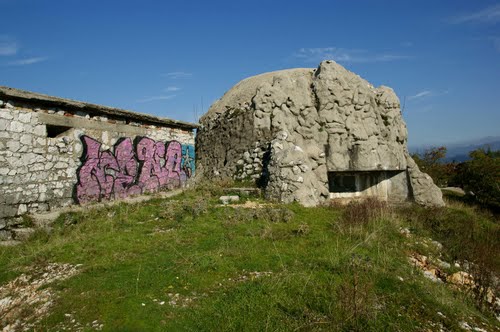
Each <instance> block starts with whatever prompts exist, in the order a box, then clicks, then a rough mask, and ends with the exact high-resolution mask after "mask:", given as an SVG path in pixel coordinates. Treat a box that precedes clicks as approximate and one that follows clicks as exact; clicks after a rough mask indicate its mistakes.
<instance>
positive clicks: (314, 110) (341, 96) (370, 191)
mask: <svg viewBox="0 0 500 332" xmlns="http://www.w3.org/2000/svg"><path fill="white" fill-rule="evenodd" d="M200 123H201V127H200V129H199V130H198V132H197V136H196V156H197V171H198V175H199V176H200V177H205V178H207V179H213V178H214V177H226V178H231V179H234V180H239V181H254V182H256V183H257V184H258V185H261V186H262V187H263V189H264V192H265V195H266V197H268V198H269V199H272V200H275V201H279V202H283V203H290V202H293V201H297V202H300V203H301V204H303V205H305V206H314V205H317V204H320V203H321V202H324V201H325V200H328V199H349V198H355V197H364V196H377V197H379V198H381V199H384V200H388V201H412V200H413V201H415V202H417V203H419V204H422V205H426V206H442V205H444V203H443V200H442V195H441V192H440V190H439V188H437V187H436V186H435V185H434V184H433V182H432V179H431V178H430V177H429V176H428V175H426V174H424V173H422V172H420V170H419V169H418V167H417V165H416V164H415V162H414V161H413V160H412V159H411V156H410V155H409V153H408V149H407V130H406V125H405V123H404V121H403V118H402V116H401V111H400V102H399V99H398V97H397V96H396V94H395V93H394V91H393V90H392V89H391V88H389V87H386V86H380V87H378V88H375V87H374V86H373V85H371V84H370V83H369V82H367V81H366V80H364V79H362V78H361V77H359V76H358V75H356V74H354V73H352V72H349V71H348V70H346V69H345V68H344V67H342V66H340V65H339V64H337V63H335V62H334V61H323V62H321V63H320V65H319V66H318V68H316V69H312V68H297V69H288V70H281V71H277V72H271V73H265V74H261V75H257V76H253V77H250V78H247V79H244V80H243V81H241V82H239V83H238V84H236V85H235V86H234V87H233V88H232V89H230V90H229V91H227V92H226V93H225V94H224V96H223V97H222V98H221V99H219V100H218V101H216V102H215V103H214V104H213V105H212V106H211V107H210V109H209V111H208V112H207V114H205V115H204V116H203V117H202V118H201V120H200Z"/></svg>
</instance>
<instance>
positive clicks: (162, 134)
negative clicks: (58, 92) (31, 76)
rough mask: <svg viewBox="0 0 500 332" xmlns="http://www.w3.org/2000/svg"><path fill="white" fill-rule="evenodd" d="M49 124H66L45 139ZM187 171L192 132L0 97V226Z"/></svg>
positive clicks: (154, 186)
mask: <svg viewBox="0 0 500 332" xmlns="http://www.w3.org/2000/svg"><path fill="white" fill-rule="evenodd" d="M48 122H50V123H55V124H57V125H61V124H66V125H67V126H68V127H67V128H65V129H68V130H66V131H64V132H63V133H61V134H60V135H57V136H56V137H47V136H48V135H47V134H48V132H47V128H49V131H50V128H51V126H52V125H51V124H49V123H48ZM71 125H74V126H75V127H74V128H70V126H71ZM47 126H48V127H47ZM165 156H166V157H167V158H165ZM165 159H166V160H165ZM193 172H194V134H193V132H192V131H191V132H190V131H187V130H181V129H174V128H164V127H155V126H145V125H141V124H139V123H134V124H126V121H125V120H122V121H119V120H108V119H107V118H106V117H93V118H91V117H90V116H89V115H88V114H84V113H80V114H73V113H70V112H67V111H65V110H62V109H44V108H39V107H36V108H35V107H34V106H32V105H25V104H15V103H14V102H4V101H0V230H1V229H3V228H5V227H6V226H7V224H8V223H9V222H10V221H9V222H7V218H12V217H16V216H20V215H22V214H24V213H26V212H37V211H47V210H49V209H51V208H53V207H61V206H67V205H70V204H74V203H86V202H89V201H99V200H104V199H113V198H121V197H125V196H127V195H128V194H137V193H141V192H150V191H156V190H159V189H163V188H172V187H176V186H180V185H182V184H183V183H184V182H185V181H186V179H187V178H189V177H190V176H191V175H192V174H193ZM12 222H14V221H12Z"/></svg>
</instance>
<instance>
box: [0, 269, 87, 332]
mask: <svg viewBox="0 0 500 332" xmlns="http://www.w3.org/2000/svg"><path fill="white" fill-rule="evenodd" d="M78 267H79V266H78V265H71V264H58V263H50V264H48V265H46V266H44V267H41V268H40V267H36V268H32V269H31V270H30V271H29V272H27V273H25V274H21V275H20V276H19V277H17V278H16V279H14V280H12V281H11V282H9V283H7V284H6V285H3V286H1V287H0V328H2V331H3V332H11V331H12V332H13V331H27V330H31V329H33V328H34V326H35V325H36V324H37V323H38V322H40V321H41V320H42V319H43V318H44V317H45V316H46V315H47V314H48V312H49V309H50V308H51V306H52V304H53V302H54V300H55V298H56V293H55V292H54V291H53V290H52V289H51V288H50V287H47V286H48V285H50V284H52V283H53V282H56V281H61V280H65V279H68V278H70V277H72V276H74V275H75V274H77V273H78V272H79V271H78Z"/></svg>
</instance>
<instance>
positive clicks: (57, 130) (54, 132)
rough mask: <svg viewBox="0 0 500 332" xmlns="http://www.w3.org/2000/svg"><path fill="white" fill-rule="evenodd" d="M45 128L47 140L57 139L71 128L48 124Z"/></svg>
mask: <svg viewBox="0 0 500 332" xmlns="http://www.w3.org/2000/svg"><path fill="white" fill-rule="evenodd" d="M46 127H47V137H49V138H55V137H59V136H61V135H62V134H64V133H66V132H67V131H68V130H70V129H71V128H72V127H66V126H54V125H49V124H48V125H46Z"/></svg>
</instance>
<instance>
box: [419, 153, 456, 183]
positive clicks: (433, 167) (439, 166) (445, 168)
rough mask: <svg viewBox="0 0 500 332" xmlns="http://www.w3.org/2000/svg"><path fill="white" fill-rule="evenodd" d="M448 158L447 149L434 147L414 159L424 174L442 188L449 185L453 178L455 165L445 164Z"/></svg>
mask: <svg viewBox="0 0 500 332" xmlns="http://www.w3.org/2000/svg"><path fill="white" fill-rule="evenodd" d="M445 157H446V147H445V146H440V147H434V148H430V149H427V150H425V151H424V153H423V154H417V153H415V154H413V155H412V158H413V160H415V162H416V163H417V165H418V168H420V170H421V171H422V172H425V173H427V174H429V176H430V177H431V178H432V180H433V181H434V183H435V184H436V185H438V186H440V187H444V186H447V185H448V181H449V179H450V178H451V176H452V174H453V172H454V169H455V164H452V163H448V164H445V163H444V158H445Z"/></svg>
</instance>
